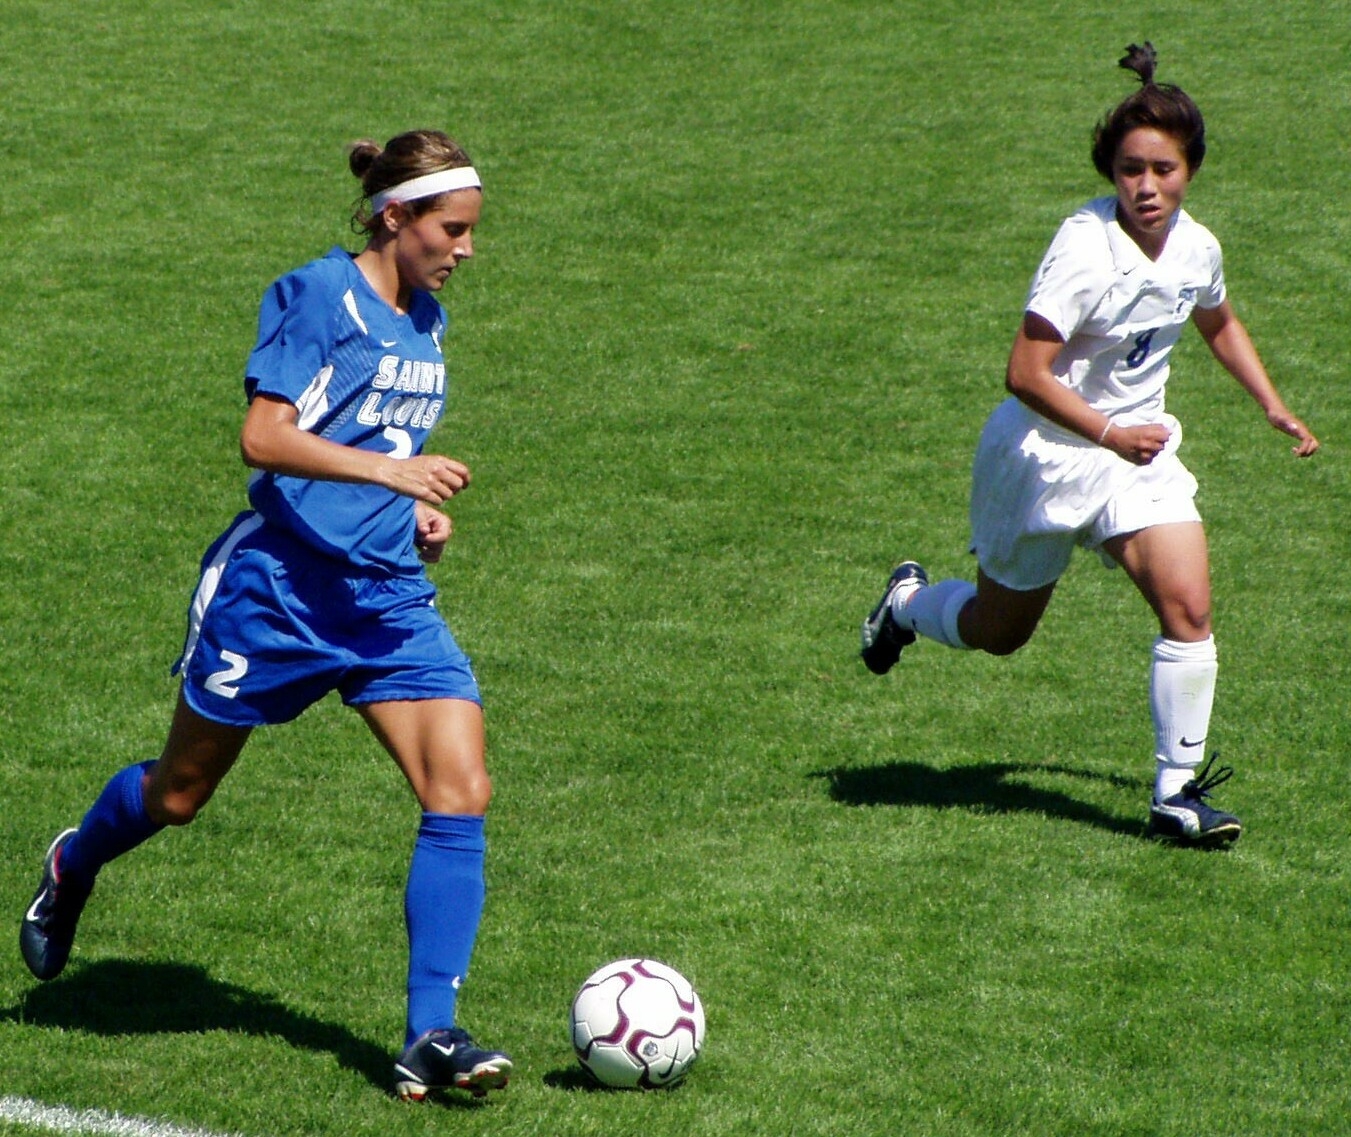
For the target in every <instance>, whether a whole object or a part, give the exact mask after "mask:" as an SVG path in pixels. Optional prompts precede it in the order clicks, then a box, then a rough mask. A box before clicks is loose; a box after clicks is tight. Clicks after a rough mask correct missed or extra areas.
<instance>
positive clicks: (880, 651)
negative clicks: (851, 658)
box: [859, 561, 929, 675]
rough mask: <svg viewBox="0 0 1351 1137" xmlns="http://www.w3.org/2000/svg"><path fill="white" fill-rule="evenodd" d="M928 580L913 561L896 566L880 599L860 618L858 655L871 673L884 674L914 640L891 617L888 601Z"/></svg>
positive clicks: (907, 631) (907, 629) (908, 592)
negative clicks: (860, 639)
mask: <svg viewBox="0 0 1351 1137" xmlns="http://www.w3.org/2000/svg"><path fill="white" fill-rule="evenodd" d="M928 583H929V577H928V574H927V573H925V571H924V570H923V569H922V568H920V566H919V565H917V564H916V563H915V562H914V561H905V562H904V563H903V564H899V565H897V566H896V569H895V571H894V572H893V573H892V574H891V579H890V580H888V581H887V590H886V591H885V592H884V593H882V599H881V600H879V601H878V602H877V607H876V608H874V609H873V610H872V611H871V612H870V613H869V614H868V618H867V619H866V620H864V621H863V648H862V650H860V651H859V655H860V656H862V658H863V662H864V663H865V664H867V666H868V670H869V671H871V672H872V673H873V674H874V675H885V674H886V673H887V672H888V671H890V670H891V669H892V668H893V667H894V666H895V665H896V661H897V660H898V659H900V658H901V649H902V648H905V647H909V646H910V645H911V644H912V643H914V642H915V633H914V632H912V631H911V630H910V629H909V628H902V627H900V626H899V625H898V624H897V623H896V621H895V620H894V619H892V616H891V602H892V601H893V600H894V599H895V598H896V596H897V594H898V593H904V594H905V595H906V596H907V597H908V596H909V595H910V594H911V593H913V592H915V591H916V590H917V589H920V588H923V587H924V586H925V585H926V584H928Z"/></svg>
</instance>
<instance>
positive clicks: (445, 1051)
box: [432, 1042, 455, 1058]
mask: <svg viewBox="0 0 1351 1137" xmlns="http://www.w3.org/2000/svg"><path fill="white" fill-rule="evenodd" d="M432 1049H433V1050H435V1051H436V1052H437V1053H438V1054H441V1055H443V1056H444V1057H446V1058H449V1057H450V1056H451V1055H452V1054H454V1053H455V1047H453V1046H442V1045H441V1044H440V1043H439V1042H433V1043H432Z"/></svg>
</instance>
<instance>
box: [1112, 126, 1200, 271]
mask: <svg viewBox="0 0 1351 1137" xmlns="http://www.w3.org/2000/svg"><path fill="white" fill-rule="evenodd" d="M1112 181H1113V182H1114V183H1115V185H1116V197H1117V210H1116V214H1117V219H1118V220H1119V221H1120V222H1121V227H1122V228H1123V229H1125V230H1126V232H1127V233H1129V234H1130V235H1131V237H1132V238H1134V240H1135V243H1136V244H1137V245H1139V246H1140V248H1142V249H1143V250H1144V251H1145V253H1146V254H1147V255H1148V256H1150V257H1157V256H1158V255H1159V253H1161V252H1162V251H1163V246H1164V242H1165V241H1166V240H1167V239H1168V227H1169V226H1170V225H1171V224H1172V222H1173V217H1174V216H1175V215H1176V214H1177V211H1178V210H1179V209H1180V208H1182V199H1183V198H1184V197H1185V196H1186V194H1187V185H1188V183H1189V182H1190V181H1191V169H1190V168H1189V167H1188V165H1187V156H1186V155H1185V154H1184V153H1183V151H1182V143H1181V142H1179V141H1178V140H1177V139H1176V138H1174V137H1173V136H1172V135H1171V134H1164V133H1163V131H1161V130H1155V129H1154V128H1153V127H1148V126H1141V127H1137V128H1136V129H1135V130H1132V131H1131V132H1130V133H1129V134H1127V135H1126V137H1125V138H1123V139H1122V140H1121V145H1120V146H1118V147H1117V151H1116V157H1115V159H1113V161H1112Z"/></svg>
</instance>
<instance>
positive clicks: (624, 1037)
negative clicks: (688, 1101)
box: [571, 959, 704, 1089]
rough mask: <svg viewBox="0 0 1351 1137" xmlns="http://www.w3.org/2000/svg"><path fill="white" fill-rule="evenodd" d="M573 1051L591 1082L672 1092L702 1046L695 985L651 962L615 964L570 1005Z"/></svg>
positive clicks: (700, 1009)
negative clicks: (593, 1079)
mask: <svg viewBox="0 0 1351 1137" xmlns="http://www.w3.org/2000/svg"><path fill="white" fill-rule="evenodd" d="M571 1028H572V1046H573V1049H574V1050H576V1052H577V1060H578V1061H579V1062H580V1063H581V1064H582V1066H583V1068H584V1069H586V1070H587V1071H588V1072H590V1074H591V1075H592V1077H594V1078H595V1079H596V1080H597V1081H598V1082H600V1083H601V1084H602V1085H605V1086H612V1087H614V1088H616V1089H632V1088H642V1089H657V1088H659V1087H662V1086H673V1085H675V1084H676V1083H677V1082H679V1081H680V1080H681V1079H682V1078H683V1077H684V1076H685V1075H686V1074H688V1073H689V1071H690V1067H691V1066H692V1065H694V1060H695V1059H696V1058H698V1057H699V1051H700V1050H702V1049H703V1045H704V1008H703V1004H702V1003H700V1001H699V996H698V995H697V994H696V993H695V990H694V987H693V985H692V984H691V983H690V981H689V980H688V979H686V978H685V977H684V976H683V975H681V974H680V972H678V971H677V970H676V969H675V968H673V967H668V966H667V965H666V964H664V963H658V962H657V961H656V960H654V959H617V960H615V961H614V962H613V963H607V964H606V965H605V966H604V967H602V968H600V969H599V970H597V971H595V972H594V973H593V974H592V975H591V976H590V977H589V978H588V979H587V980H586V982H585V983H583V984H582V986H581V989H580V990H578V992H577V997H576V998H575V999H573V1000H572V1015H571Z"/></svg>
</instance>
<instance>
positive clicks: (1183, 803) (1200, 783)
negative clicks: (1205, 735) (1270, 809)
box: [1149, 754, 1243, 845]
mask: <svg viewBox="0 0 1351 1137" xmlns="http://www.w3.org/2000/svg"><path fill="white" fill-rule="evenodd" d="M1218 757H1219V755H1218V754H1212V755H1211V757H1210V761H1208V762H1207V763H1206V764H1205V766H1203V767H1202V768H1201V769H1200V770H1198V771H1197V773H1196V776H1195V777H1193V778H1192V779H1191V781H1189V782H1188V783H1187V784H1186V785H1185V786H1183V787H1182V789H1181V790H1179V791H1178V792H1177V793H1175V794H1173V796H1172V797H1168V798H1164V799H1163V801H1156V802H1153V803H1152V804H1151V805H1150V807H1149V833H1150V835H1151V836H1153V837H1165V838H1167V839H1169V840H1172V841H1180V842H1182V843H1184V844H1188V845H1226V844H1229V843H1231V842H1233V841H1237V840H1238V837H1239V834H1240V833H1242V832H1243V825H1242V823H1241V822H1240V821H1239V819H1238V818H1237V817H1235V816H1234V815H1233V814H1232V813H1225V812H1224V811H1223V810H1219V809H1214V808H1212V807H1211V806H1209V805H1207V804H1206V801H1205V799H1206V798H1207V797H1209V796H1210V791H1211V790H1213V789H1214V788H1215V787H1216V786H1218V785H1220V784H1221V783H1223V782H1227V781H1228V780H1229V779H1230V778H1232V777H1233V776H1234V771H1233V770H1232V769H1231V768H1230V767H1228V766H1221V767H1220V768H1219V769H1218V770H1216V771H1215V773H1214V774H1212V773H1211V772H1210V768H1211V766H1213V765H1214V764H1215V759H1216V758H1218Z"/></svg>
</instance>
